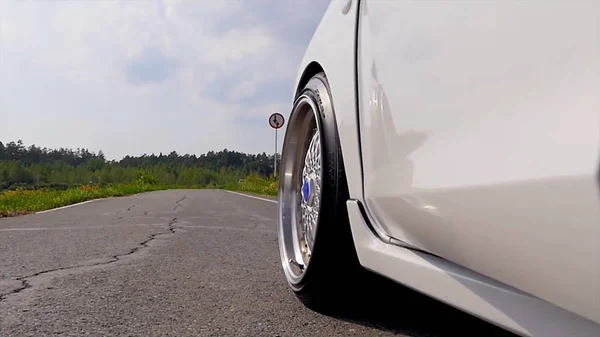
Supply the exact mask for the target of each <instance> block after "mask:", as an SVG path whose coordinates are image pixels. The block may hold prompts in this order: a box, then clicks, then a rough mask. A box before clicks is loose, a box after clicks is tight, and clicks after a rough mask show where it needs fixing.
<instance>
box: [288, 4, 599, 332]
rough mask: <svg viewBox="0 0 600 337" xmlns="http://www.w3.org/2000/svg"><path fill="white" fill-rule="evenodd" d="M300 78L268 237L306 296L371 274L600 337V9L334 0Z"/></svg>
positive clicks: (476, 309) (481, 312) (505, 323)
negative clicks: (274, 231) (275, 236)
mask: <svg viewBox="0 0 600 337" xmlns="http://www.w3.org/2000/svg"><path fill="white" fill-rule="evenodd" d="M296 83H297V90H296V91H295V93H294V104H293V108H292V111H291V113H290V116H289V123H288V125H287V129H286V134H285V140H284V145H283V152H282V157H281V167H280V171H279V172H280V187H279V199H278V212H279V215H278V229H279V247H280V253H281V262H282V266H283V270H284V272H285V277H286V279H287V282H288V283H289V285H290V287H291V288H292V289H293V291H294V292H295V293H296V294H297V296H298V298H299V299H300V300H301V301H302V302H303V303H305V304H306V305H307V306H309V307H311V308H315V309H323V308H327V307H333V306H335V305H339V303H340V302H339V300H340V299H341V298H343V296H344V294H340V291H341V290H344V289H347V288H344V287H347V286H348V284H349V283H352V280H353V279H352V277H353V276H352V275H354V274H353V273H358V272H359V270H365V269H366V270H370V271H372V272H375V273H377V274H380V275H383V276H385V277H386V278H389V279H392V280H394V281H396V282H397V283H400V284H403V285H405V286H407V287H409V288H412V289H414V290H416V291H418V292H421V293H424V294H426V295H428V296H430V297H432V298H435V299H437V300H439V301H442V302H445V303H447V304H450V305H451V306H454V307H456V308H459V309H461V310H463V311H465V312H468V313H470V314H472V315H475V316H477V317H479V318H482V319H484V320H486V321H489V322H492V323H493V324H496V325H498V326H500V327H502V328H504V329H506V330H508V331H512V332H513V333H516V334H518V335H522V336H541V337H553V336H557V337H566V336H573V337H575V336H585V337H598V336H600V173H599V172H600V171H599V167H600V1H598V0H577V1H566V0H564V1H506V0H495V1H492V0H490V1H445V0H444V1H442V0H438V1H436V0H428V1H410V0H397V1H396V0H360V1H359V0H333V1H332V2H331V3H330V5H329V8H328V9H327V11H326V13H325V14H324V16H323V18H322V21H321V23H320V24H319V26H318V28H317V30H316V32H315V35H314V36H313V39H312V41H311V43H310V45H309V46H308V49H307V51H306V54H305V57H304V59H303V61H302V63H301V65H300V69H299V73H298V77H297V82H296ZM351 286H352V287H360V286H361V285H360V284H356V283H353V284H352V285H351ZM393 305H398V306H400V305H403V304H402V303H390V306H393Z"/></svg>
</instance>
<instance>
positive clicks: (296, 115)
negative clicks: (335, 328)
mask: <svg viewBox="0 0 600 337" xmlns="http://www.w3.org/2000/svg"><path fill="white" fill-rule="evenodd" d="M317 111H318V110H317V108H316V106H315V104H314V103H313V101H312V100H311V99H310V98H309V97H307V96H301V97H299V98H298V100H297V101H296V103H295V104H294V108H293V110H292V114H291V115H290V120H289V124H288V129H287V130H286V136H285V141H284V150H283V153H282V158H281V167H280V169H281V172H280V173H281V174H280V180H281V181H280V185H279V186H280V189H279V218H278V222H279V226H278V231H279V242H280V254H281V260H282V264H283V269H284V271H285V274H286V276H287V278H288V280H289V281H290V282H291V283H293V284H295V283H298V282H300V281H301V280H302V278H303V276H304V273H305V271H306V269H307V267H308V265H309V263H310V259H311V256H312V252H313V250H314V244H315V238H316V234H317V226H318V222H319V213H320V208H321V187H322V177H323V172H322V146H321V129H320V128H321V125H320V121H319V119H318V118H317Z"/></svg>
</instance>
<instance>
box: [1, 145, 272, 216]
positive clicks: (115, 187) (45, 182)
mask: <svg viewBox="0 0 600 337" xmlns="http://www.w3.org/2000/svg"><path fill="white" fill-rule="evenodd" d="M272 175H273V156H269V155H267V154H265V153H262V154H257V155H252V154H245V153H240V152H235V151H228V150H227V149H225V150H223V151H219V152H214V151H211V152H208V153H206V154H203V155H201V156H196V155H188V154H186V155H179V154H178V153H177V152H175V151H173V152H171V153H170V154H168V155H163V154H162V153H161V154H159V155H155V154H152V155H142V156H139V157H134V156H126V157H124V158H123V159H121V160H119V161H116V160H112V161H109V160H106V158H105V157H104V154H103V153H102V151H100V152H98V153H93V152H90V151H88V150H87V149H77V150H71V149H63V148H61V149H58V150H57V149H47V148H40V147H37V146H35V145H31V146H29V147H26V146H25V145H23V142H22V141H17V142H9V143H7V144H3V143H2V142H0V216H8V215H15V214H22V213H27V212H37V211H42V210H46V209H50V208H55V207H60V206H65V205H69V204H73V203H77V202H81V201H86V200H90V199H96V198H104V197H116V196H123V195H130V194H135V193H140V192H147V191H155V190H161V189H168V188H221V189H228V190H237V191H242V192H250V193H255V194H262V195H270V196H275V195H277V187H278V182H277V181H276V180H275V179H274V178H272Z"/></svg>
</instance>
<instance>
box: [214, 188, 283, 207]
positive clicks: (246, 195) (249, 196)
mask: <svg viewBox="0 0 600 337" xmlns="http://www.w3.org/2000/svg"><path fill="white" fill-rule="evenodd" d="M223 191H225V192H229V193H233V194H238V195H241V196H244V197H248V198H252V199H258V200H262V201H268V202H272V203H275V204H276V203H277V200H271V199H266V198H261V197H255V196H253V195H249V194H244V193H239V192H234V191H228V190H223Z"/></svg>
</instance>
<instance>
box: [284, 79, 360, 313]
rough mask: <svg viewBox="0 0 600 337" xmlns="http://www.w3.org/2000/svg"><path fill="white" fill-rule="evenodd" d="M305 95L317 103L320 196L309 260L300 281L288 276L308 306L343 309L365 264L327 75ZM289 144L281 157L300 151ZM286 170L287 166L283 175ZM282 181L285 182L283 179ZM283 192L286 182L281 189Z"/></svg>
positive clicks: (314, 82) (311, 83)
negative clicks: (353, 223) (360, 257)
mask: <svg viewBox="0 0 600 337" xmlns="http://www.w3.org/2000/svg"><path fill="white" fill-rule="evenodd" d="M301 96H305V97H308V98H310V100H312V101H313V102H314V103H315V104H314V107H316V109H317V110H318V111H316V112H317V113H316V114H315V115H316V116H317V118H319V122H320V125H321V128H320V131H321V135H320V136H321V149H322V150H321V151H322V152H321V153H322V159H321V165H322V178H321V199H320V200H321V201H320V210H319V216H318V221H317V224H318V225H317V230H316V238H315V240H314V245H313V249H312V255H311V256H310V263H309V264H308V265H307V266H306V270H305V271H304V275H303V277H302V279H301V280H300V281H299V282H297V283H293V282H290V280H289V279H288V284H289V285H290V286H291V288H292V290H293V291H294V293H295V294H296V296H297V297H298V299H299V300H300V301H301V302H302V303H303V304H304V305H306V306H307V307H309V308H310V309H312V310H315V311H318V312H323V313H328V314H331V313H336V312H339V311H340V309H341V308H343V307H344V306H346V305H347V304H348V303H349V302H351V301H352V298H351V297H349V296H348V293H349V292H351V291H352V289H353V288H354V287H355V286H356V283H357V282H360V280H361V276H362V275H363V269H362V268H361V267H360V264H359V262H358V257H357V254H356V250H355V247H354V242H353V240H352V232H351V230H350V224H349V221H348V211H347V207H346V201H347V200H348V199H349V192H348V184H347V180H346V174H345V171H344V160H343V158H342V151H341V147H340V140H339V136H338V131H337V125H336V121H335V113H334V109H333V103H332V97H331V94H330V91H329V84H328V82H327V78H326V77H325V74H323V73H319V74H317V75H315V76H313V77H312V78H311V79H310V80H309V81H308V83H307V84H306V86H305V87H304V88H303V90H302V91H301V92H300V93H299V95H298V97H301ZM295 106H296V105H295ZM292 113H294V112H292ZM290 122H293V116H290ZM290 127H293V126H290V125H288V129H289V128H290ZM286 138H287V135H286ZM286 140H287V139H286ZM285 146H286V142H284V149H283V156H285V153H286V151H298V150H299V149H291V148H285ZM283 171H284V167H282V172H281V173H282V174H283ZM280 184H283V180H282V181H281V182H280ZM281 192H282V187H280V194H281ZM280 202H281V201H280ZM282 262H283V263H284V264H285V263H286V261H282Z"/></svg>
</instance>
